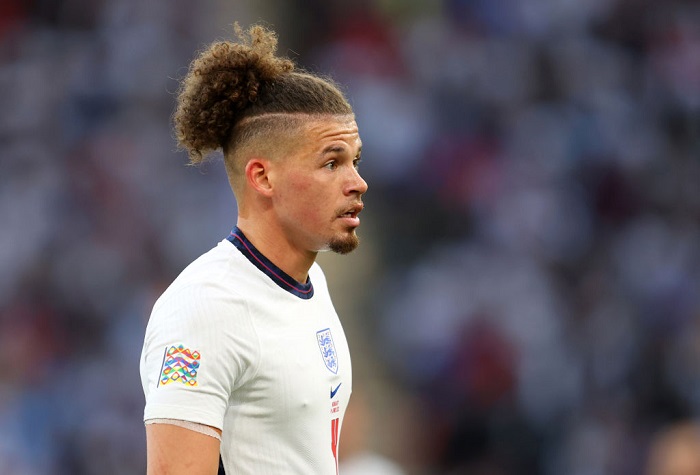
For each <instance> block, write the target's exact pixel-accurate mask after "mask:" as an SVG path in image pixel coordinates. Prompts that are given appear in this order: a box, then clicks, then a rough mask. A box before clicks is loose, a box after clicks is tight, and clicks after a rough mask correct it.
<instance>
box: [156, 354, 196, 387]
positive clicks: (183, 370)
mask: <svg viewBox="0 0 700 475" xmlns="http://www.w3.org/2000/svg"><path fill="white" fill-rule="evenodd" d="M199 358H200V354H199V351H197V350H194V351H192V350H190V349H189V348H185V347H184V346H183V345H178V346H175V345H173V346H171V347H169V348H166V349H165V355H164V357H163V366H162V368H161V370H160V378H158V385H163V386H165V385H166V384H170V383H177V382H180V383H182V384H184V385H186V386H197V370H198V369H199Z"/></svg>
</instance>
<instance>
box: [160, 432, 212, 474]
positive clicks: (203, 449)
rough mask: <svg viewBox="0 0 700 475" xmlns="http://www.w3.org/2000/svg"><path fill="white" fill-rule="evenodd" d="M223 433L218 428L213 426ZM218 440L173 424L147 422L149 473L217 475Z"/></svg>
mask: <svg viewBox="0 0 700 475" xmlns="http://www.w3.org/2000/svg"><path fill="white" fill-rule="evenodd" d="M214 430H215V431H216V432H218V433H219V435H221V431H220V430H219V429H214ZM219 445H220V443H219V441H218V440H217V439H215V438H213V437H209V436H207V435H204V434H200V433H199V432H194V431H192V430H189V429H185V428H183V427H178V426H174V425H170V424H149V425H147V426H146V459H147V464H146V473H147V474H148V475H215V474H216V473H217V471H218V469H219Z"/></svg>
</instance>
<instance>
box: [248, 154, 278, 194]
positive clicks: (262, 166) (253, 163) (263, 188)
mask: <svg viewBox="0 0 700 475" xmlns="http://www.w3.org/2000/svg"><path fill="white" fill-rule="evenodd" d="M270 171H271V163H270V161H269V160H266V159H264V158H251V159H250V160H248V163H247V164H246V166H245V178H246V181H247V182H248V185H249V186H250V187H251V188H252V189H253V190H255V191H256V192H258V193H260V194H261V195H263V196H265V197H269V196H270V195H271V194H272V183H271V181H270Z"/></svg>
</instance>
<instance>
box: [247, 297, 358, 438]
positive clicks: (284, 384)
mask: <svg viewBox="0 0 700 475" xmlns="http://www.w3.org/2000/svg"><path fill="white" fill-rule="evenodd" d="M305 303H307V302H300V305H287V306H285V307H284V308H280V309H276V310H277V311H274V309H273V311H270V308H269V306H267V307H261V308H260V309H257V312H255V311H254V312H252V314H253V315H256V314H257V315H258V318H257V319H256V321H255V327H256V332H257V335H258V340H259V358H258V361H257V368H256V371H255V376H254V377H253V378H252V380H251V381H249V382H248V384H246V387H245V388H241V389H242V391H241V392H240V394H239V396H241V399H242V400H247V401H246V402H247V403H248V404H249V406H248V407H252V408H255V410H257V411H258V413H257V414H256V416H257V417H261V418H265V419H267V420H269V421H270V422H271V423H273V424H277V423H279V424H293V425H294V426H295V427H300V426H303V425H305V424H311V425H313V424H319V425H321V426H323V427H324V428H325V427H326V424H327V422H328V420H329V419H334V418H338V417H342V414H343V413H344V412H345V408H346V407H347V403H348V401H349V398H350V392H351V389H352V368H351V361H350V352H349V349H348V344H347V341H346V339H345V334H344V332H343V328H342V326H341V324H340V321H339V319H338V316H337V315H336V313H335V310H334V309H333V306H332V305H331V304H330V303H329V302H328V303H325V302H319V303H316V304H315V305H304V304H305ZM301 421H304V424H300V422H301Z"/></svg>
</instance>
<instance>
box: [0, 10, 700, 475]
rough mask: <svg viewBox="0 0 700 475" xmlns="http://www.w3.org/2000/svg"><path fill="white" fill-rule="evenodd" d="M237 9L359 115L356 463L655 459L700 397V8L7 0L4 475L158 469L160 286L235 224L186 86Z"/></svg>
mask: <svg viewBox="0 0 700 475" xmlns="http://www.w3.org/2000/svg"><path fill="white" fill-rule="evenodd" d="M233 21H239V22H240V23H241V24H242V25H244V26H246V25H249V24H251V23H253V22H259V21H263V22H265V23H266V24H268V25H269V26H271V27H273V28H275V29H276V30H277V31H278V32H279V34H280V37H281V46H280V51H281V52H282V53H283V54H286V55H289V56H291V57H293V58H296V60H297V61H298V63H299V64H301V65H303V66H305V67H307V68H309V69H313V70H315V71H320V72H323V73H326V74H329V75H331V76H332V77H334V78H335V79H337V80H338V81H339V82H341V83H342V84H343V85H345V87H346V90H347V93H348V96H349V97H350V100H351V102H352V103H353V104H354V106H355V109H356V112H357V117H358V123H359V124H360V130H361V134H362V137H363V141H364V153H363V158H364V161H363V164H362V171H363V174H364V176H365V178H366V179H367V181H368V182H369V183H370V191H369V193H368V194H367V196H366V200H365V202H366V205H367V208H366V211H365V212H364V213H363V216H364V218H363V223H364V224H363V227H362V238H363V246H362V247H361V249H360V250H358V251H357V252H356V253H355V254H353V255H351V256H349V257H338V256H330V255H323V256H322V257H321V260H322V263H323V265H324V266H325V269H326V272H327V274H328V277H329V280H330V285H331V287H332V292H333V293H334V295H335V300H336V303H337V307H338V311H339V313H340V314H341V316H342V319H343V321H344V325H345V327H346V330H347V333H348V338H349V340H350V346H351V349H352V350H353V352H354V374H355V388H356V392H355V396H354V402H353V403H354V404H355V406H353V405H352V404H351V408H350V411H349V414H348V419H347V428H346V432H344V434H343V436H344V439H343V451H344V453H343V454H341V455H342V456H343V457H344V459H345V460H344V463H347V464H349V463H350V461H351V457H352V456H353V455H354V456H357V455H358V454H364V455H366V456H369V455H372V454H373V455H374V456H376V457H380V456H381V457H384V460H385V461H387V462H388V461H393V462H394V463H396V464H398V465H399V466H400V467H402V468H403V470H404V471H405V472H406V473H416V474H423V473H425V474H462V473H464V474H492V475H493V474H496V475H498V474H509V475H510V474H515V475H519V474H528V475H529V474H546V475H560V474H568V475H589V474H590V475H594V474H620V475H623V474H629V475H634V474H640V473H644V471H645V470H646V468H645V467H646V466H647V465H648V460H649V459H650V454H651V453H652V447H653V446H654V444H655V443H656V442H657V441H658V437H659V434H660V433H661V432H660V431H663V430H665V429H666V428H668V427H671V426H674V425H678V424H683V423H685V422H688V421H692V420H693V419H694V418H696V417H697V416H698V414H699V412H700V292H699V290H700V54H699V53H698V52H699V51H700V4H698V2H696V1H679V0H669V1H663V2H660V1H659V2H657V1H653V0H636V1H632V0H589V1H581V2H576V1H565V0H529V1H525V0H522V1H520V0H498V1H496V0H443V1H420V0H404V1H400V0H362V1H354V2H350V1H340V0H323V1H322V0H308V1H301V0H294V1H281V0H279V1H270V0H267V1H252V0H249V1H239V2H234V1H223V0H220V1H212V0H209V1H203V2H189V1H185V0H170V1H167V2H166V1H162V0H160V1H150V2H144V1H138V0H109V1H107V0H90V1H87V0H65V1H59V0H31V1H23V0H4V1H3V2H2V5H1V6H0V104H2V111H1V113H0V141H1V143H2V146H1V147H0V226H1V231H0V368H1V371H0V427H2V430H0V467H2V468H1V469H0V472H2V473H3V474H7V475H25V474H27V475H28V474H98V473H99V474H133V473H142V472H143V469H144V463H145V446H144V431H143V426H142V422H141V414H142V406H143V396H142V392H141V387H140V382H139V377H138V358H139V352H140V349H141V343H142V336H143V330H144V325H145V321H146V318H147V316H148V312H149V310H150V306H151V305H152V302H153V300H154V298H155V297H156V296H157V295H158V293H159V292H160V291H162V289H163V288H164V286H165V285H166V284H167V283H168V282H169V281H170V280H171V279H172V278H173V277H174V276H175V275H176V274H177V273H178V272H179V271H180V270H181V269H182V268H183V267H184V266H185V265H186V264H187V263H188V262H190V261H191V260H192V259H193V258H194V257H196V256H197V255H199V254H200V253H202V252H203V251H205V250H207V249H209V248H210V247H211V246H213V245H214V243H215V242H217V241H218V240H220V239H222V238H223V237H225V236H226V235H227V233H228V231H229V230H230V228H231V227H232V225H233V223H234V222H235V207H234V204H233V199H232V196H231V194H230V191H229V189H228V186H227V183H226V180H225V178H224V175H223V168H222V166H221V164H220V163H218V162H216V161H214V162H212V163H211V164H208V165H206V166H204V167H203V168H201V169H199V168H192V167H187V166H185V161H186V157H185V156H184V154H183V153H181V152H178V151H177V150H176V148H175V144H174V142H173V140H172V135H171V130H170V122H169V116H170V114H171V112H172V110H173V104H174V92H175V91H176V89H177V81H176V80H175V79H176V78H178V77H181V76H182V75H183V74H184V72H185V69H186V67H187V65H188V63H189V61H190V59H191V58H192V57H193V55H194V53H195V51H197V50H199V49H201V47H202V46H203V45H204V44H206V43H208V42H210V41H212V40H214V39H217V38H224V37H230V36H231V32H232V28H231V27H230V24H231V23H232V22H233ZM377 473H380V472H377ZM383 473H386V474H388V473H389V472H388V471H385V472H383ZM655 473H661V471H657V472H655ZM689 473H690V472H689ZM692 473H697V472H692ZM367 475H369V473H368V474H367Z"/></svg>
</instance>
